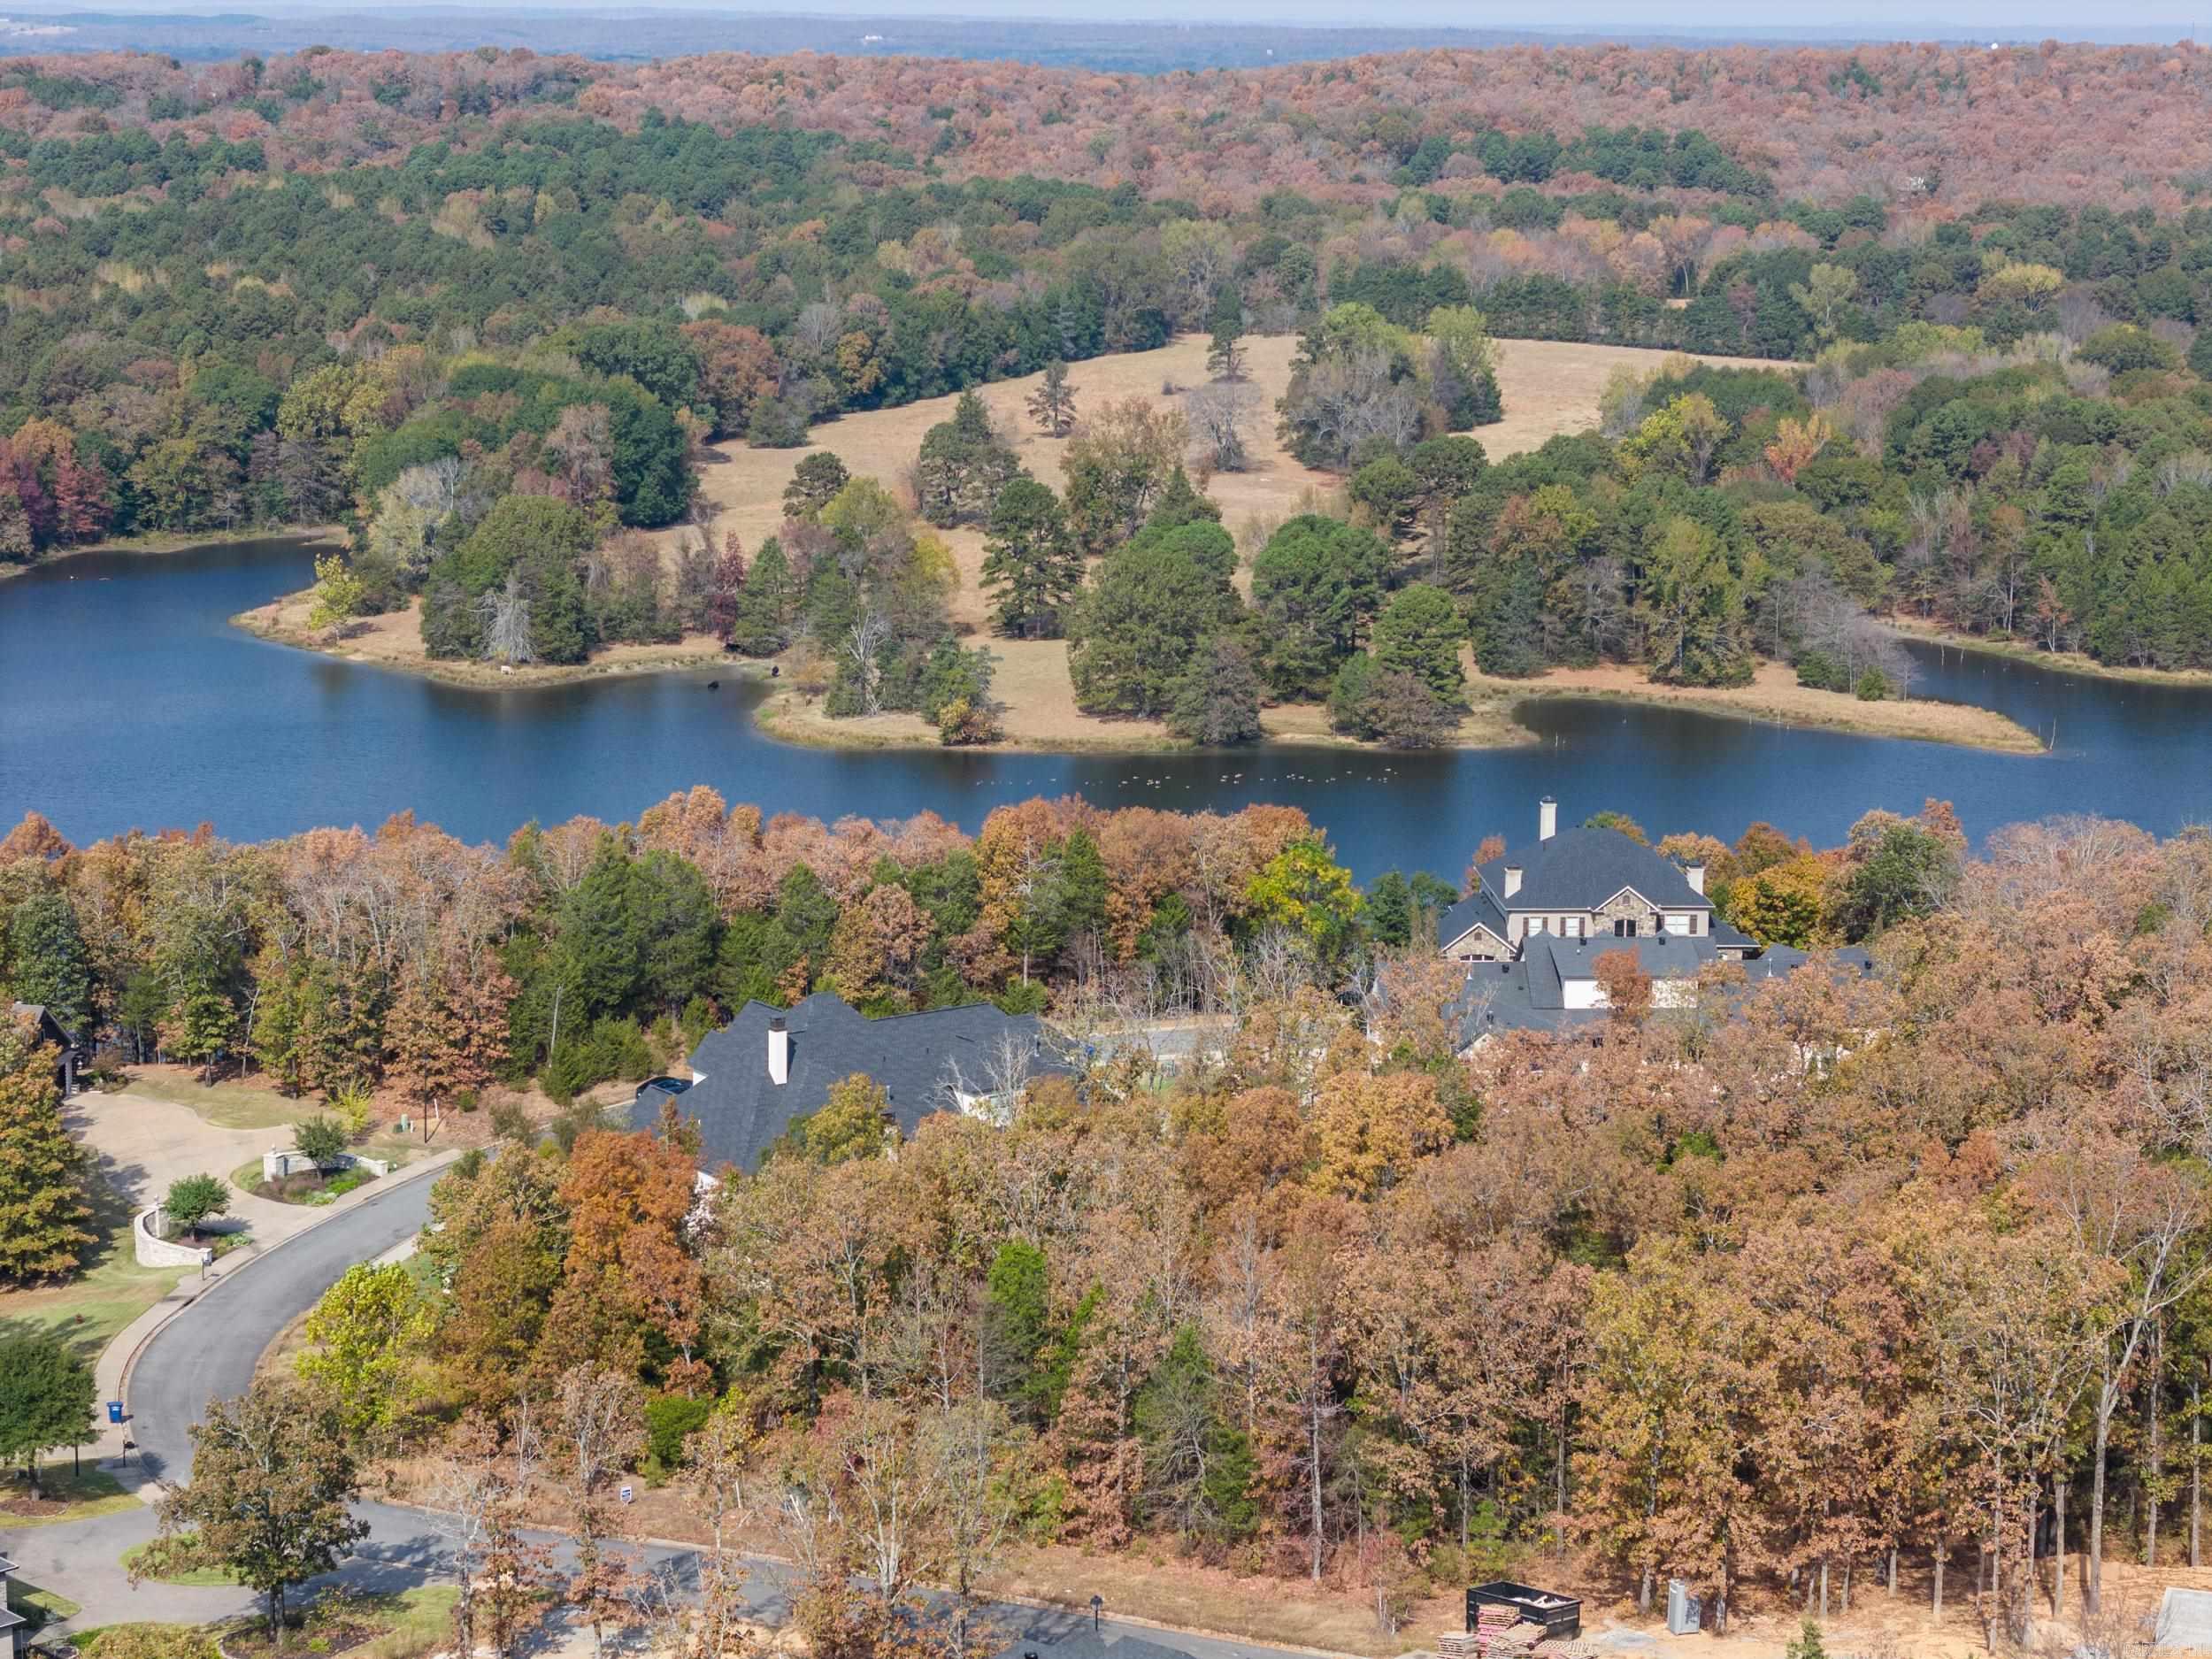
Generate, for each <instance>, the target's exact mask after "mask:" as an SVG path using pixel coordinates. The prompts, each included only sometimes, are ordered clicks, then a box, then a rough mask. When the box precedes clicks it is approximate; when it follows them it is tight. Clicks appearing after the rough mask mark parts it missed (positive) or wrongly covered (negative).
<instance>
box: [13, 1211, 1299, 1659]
mask: <svg viewBox="0 0 2212 1659" xmlns="http://www.w3.org/2000/svg"><path fill="white" fill-rule="evenodd" d="M433 1184H434V1183H433V1182H431V1181H430V1180H427V1179H415V1180H411V1181H404V1182H401V1183H397V1184H396V1185H394V1186H393V1187H392V1188H391V1189H390V1190H389V1191H388V1192H384V1193H380V1194H377V1195H376V1196H375V1197H373V1198H371V1199H369V1200H367V1201H366V1202H363V1203H361V1204H359V1205H358V1206H357V1207H355V1208H353V1209H351V1210H348V1211H346V1212H345V1213H343V1214H342V1215H335V1216H333V1217H330V1218H329V1219H328V1220H327V1221H325V1222H323V1223H321V1224H319V1225H316V1226H314V1227H311V1228H310V1229H309V1230H308V1231H306V1232H305V1233H300V1234H298V1235H296V1236H295V1237H294V1238H292V1239H290V1240H287V1241H286V1242H285V1243H284V1244H283V1245H281V1246H280V1247H279V1248H274V1249H273V1250H271V1251H270V1252H269V1254H268V1255H267V1256H264V1257H263V1258H261V1259H260V1260H258V1261H256V1262H254V1263H251V1264H250V1266H248V1267H245V1268H242V1269H240V1270H239V1271H235V1272H234V1273H232V1274H230V1275H229V1276H228V1277H227V1278H225V1279H219V1280H216V1281H215V1282H214V1283H212V1284H211V1285H210V1286H208V1287H207V1289H206V1291H205V1292H204V1293H203V1294H201V1295H200V1296H199V1297H198V1298H197V1299H196V1301H194V1302H191V1303H190V1304H189V1305H188V1306H187V1307H186V1308H185V1309H184V1310H182V1311H180V1313H178V1314H177V1315H176V1317H173V1319H171V1320H170V1321H169V1323H168V1324H167V1325H164V1326H163V1327H162V1328H161V1329H160V1330H159V1331H158V1332H157V1333H155V1335H154V1337H153V1338H152V1340H150V1341H149V1342H148V1343H147V1345H146V1347H145V1348H144V1349H143V1350H142V1352H141V1353H140V1354H139V1356H138V1359H137V1362H136V1363H135V1364H134V1366H133V1367H132V1370H131V1374H130V1381H129V1385H128V1387H127V1404H128V1406H129V1409H130V1412H131V1424H132V1437H133V1439H134V1440H135V1441H136V1442H137V1445H138V1450H137V1451H136V1452H135V1453H134V1454H133V1458H134V1461H142V1462H143V1463H144V1465H145V1471H146V1472H147V1473H148V1474H150V1475H154V1476H157V1477H158V1478H160V1479H163V1480H166V1481H169V1482H172V1483H176V1484H181V1483H182V1482H183V1481H184V1480H185V1479H187V1477H188V1475H189V1474H190V1471H191V1463H192V1436H191V1425H193V1424H194V1423H196V1422H197V1421H198V1420H199V1417H200V1411H201V1409H202V1408H203V1407H204V1405H205V1404H206V1402H208V1401H210V1400H214V1399H220V1398H223V1397H225V1396H227V1395H231V1394H242V1393H244V1392H245V1390H246V1387H247V1386H248V1385H249V1384H250V1383H251V1382H252V1380H253V1372H254V1366H255V1364H256V1363H257V1362H258V1361H259V1359H260V1357H261V1355H262V1352H263V1351H264V1350H265V1348H267V1347H268V1346H269V1344H270V1343H271V1342H273V1341H274V1340H276V1338H277V1335H278V1333H280V1332H281V1331H282V1330H283V1329H284V1327H285V1326H286V1325H289V1324H290V1323H291V1322H292V1321H293V1320H294V1319H295V1318H296V1317H298V1316H299V1315H300V1314H302V1313H303V1312H305V1311H306V1310H308V1309H309V1308H311V1307H312V1306H313V1305H314V1304H315V1302H316V1301H317V1299H318V1298H319V1297H320V1296H321V1295H322V1294H323V1292H324V1291H325V1290H326V1289H328V1288H329V1287H330V1286H332V1285H334V1284H335V1283H336V1282H337V1281H338V1279H339V1278H340V1277H341V1276H342V1275H343V1274H344V1272H345V1271H346V1270H347V1269H348V1268H349V1267H351V1266H353V1265H354V1264H355V1263H359V1262H369V1261H373V1260H374V1259H375V1258H376V1257H378V1256H381V1255H382V1254H383V1253H384V1252H385V1251H387V1250H388V1249H390V1248H392V1247H393V1246H394V1245H396V1244H398V1243H399V1242H401V1241H402V1240H404V1239H408V1238H411V1237H412V1236H413V1235H414V1234H415V1233H418V1232H419V1231H420V1230H421V1228H422V1226H423V1225H424V1223H425V1222H426V1220H427V1219H428V1217H429V1211H430V1189H431V1187H432V1186H433ZM356 1513H357V1514H358V1515H359V1516H360V1517H361V1518H362V1519H363V1520H365V1521H366V1522H367V1523H368V1524H369V1535H368V1537H367V1538H366V1539H365V1540H363V1542H362V1545H361V1548H360V1552H359V1555H357V1558H356V1559H355V1560H353V1561H351V1562H349V1563H347V1564H346V1566H345V1567H344V1568H342V1570H341V1571H339V1572H338V1573H337V1574H336V1575H334V1577H335V1578H339V1579H342V1580H343V1581H344V1582H345V1583H347V1584H349V1585H350V1586H355V1587H357V1588H359V1589H362V1590H369V1591H381V1590H397V1589H405V1588H408V1587H411V1586H415V1585H419V1584H422V1583H425V1582H426V1581H429V1580H433V1579H438V1578H447V1577H448V1576H449V1570H448V1568H447V1565H446V1550H445V1547H444V1544H443V1542H442V1540H440V1539H439V1537H438V1535H437V1533H436V1532H435V1531H434V1528H433V1527H432V1525H431V1523H430V1519H429V1517H426V1516H425V1515H424V1514H422V1513H421V1512H419V1511H418V1510H413V1509H396V1508H394V1507H393V1506H391V1505H389V1504H383V1503H360V1504H357V1505H356ZM153 1532H154V1527H153V1517H152V1512H151V1511H150V1510H147V1509H138V1510H134V1511H127V1512H124V1513H121V1514H118V1515H111V1516H102V1517H97V1518H96V1519H94V1520H90V1521H81V1522H76V1523H73V1524H70V1525H64V1526H55V1527H46V1528H42V1529H38V1530H36V1531H31V1530H26V1531H24V1532H19V1533H17V1534H15V1535H14V1536H12V1537H11V1538H10V1540H9V1548H10V1553H12V1554H14V1555H17V1556H18V1558H19V1560H20V1561H21V1562H22V1565H23V1568H24V1574H23V1576H24V1577H25V1578H26V1579H27V1580H28V1581H30V1582H32V1583H35V1584H41V1585H44V1586H49V1587H51V1588H53V1589H55V1590H58V1591H60V1592H61V1593H62V1594H65V1595H68V1596H69V1597H70V1598H71V1599H72V1600H73V1601H79V1602H81V1603H82V1604H83V1608H84V1611H83V1612H82V1613H81V1615H79V1616H78V1617H77V1618H76V1619H74V1620H73V1621H72V1623H73V1624H77V1625H80V1626H90V1625H94V1624H108V1623H111V1622H114V1621H116V1620H119V1619H168V1620H179V1621H183V1622H191V1623H197V1622H201V1621H204V1620H210V1619H214V1618H219V1617H227V1616H228V1615H230V1614H232V1613H234V1612H242V1611H244V1610H246V1609H249V1608H250V1607H252V1606H253V1605H255V1599H254V1598H253V1597H251V1596H250V1595H248V1594H246V1593H245V1592H243V1591H240V1590H235V1589H193V1588H186V1587H182V1586H165V1585H151V1584H149V1585H145V1586H140V1587H139V1588H137V1589H135V1590H133V1589H131V1588H129V1587H128V1586H127V1585H126V1584H125V1582H124V1577H123V1573H122V1570H121V1568H120V1566H119V1564H118V1561H119V1556H120V1555H122V1554H123V1552H124V1551H125V1550H127V1549H128V1548H131V1547H132V1546H133V1545H134V1544H137V1543H141V1542H142V1541H144V1540H146V1539H148V1538H150V1537H151V1536H152V1535H153ZM543 1541H545V1542H547V1543H549V1544H550V1545H552V1546H553V1547H554V1548H555V1553H556V1554H557V1555H558V1554H560V1553H562V1546H563V1545H564V1544H565V1541H566V1540H563V1539H560V1538H557V1537H555V1536H550V1535H549V1536H547V1537H546V1538H545V1539H544V1540H543ZM640 1553H641V1555H642V1556H643V1557H644V1559H645V1561H646V1562H647V1563H649V1565H651V1566H653V1567H654V1568H656V1569H660V1570H664V1571H669V1572H671V1573H672V1574H674V1575H675V1576H676V1578H678V1580H679V1582H680V1583H684V1584H687V1585H688V1584H693V1583H695V1581H696V1578H695V1562H694V1559H693V1556H692V1554H691V1552H689V1551H687V1550H681V1549H670V1548H659V1547H649V1548H643V1549H642V1550H641V1552H640ZM746 1593H747V1596H748V1599H749V1601H751V1602H752V1605H753V1608H754V1609H755V1611H756V1613H757V1615H758V1616H759V1617H762V1618H763V1619H764V1620H766V1621H767V1622H769V1623H772V1624H775V1623H780V1622H781V1621H782V1617H783V1615H784V1612H785V1610H786V1603H785V1601H784V1586H783V1584H782V1581H781V1576H780V1571H779V1569H778V1568H777V1567H776V1566H775V1565H774V1563H767V1562H759V1563H754V1564H753V1568H752V1573H751V1578H750V1581H749V1583H748V1585H747V1587H746ZM982 1611H983V1613H984V1616H985V1617H987V1618H989V1619H990V1621H991V1622H992V1624H995V1626H996V1627H997V1629H998V1630H999V1631H1000V1632H1002V1633H1003V1634H1004V1635H1005V1637H1006V1638H1007V1640H1008V1641H1009V1643H1010V1646H1009V1647H1008V1648H1007V1650H1006V1652H1007V1654H1008V1655H1010V1659H1018V1656H1019V1655H1025V1654H1029V1653H1035V1654H1038V1655H1040V1659H1103V1656H1104V1655H1111V1659H1282V1655H1284V1654H1285V1653H1286V1651H1288V1650H1286V1649H1283V1648H1278V1647H1267V1646H1265V1645H1263V1644H1261V1643H1257V1642H1236V1641H1225V1640H1217V1639H1216V1638H1214V1637H1210V1636H1202V1635H1197V1634H1194V1633H1186V1632H1179V1631H1156V1630H1151V1629H1148V1628H1146V1627H1143V1626H1140V1625H1130V1624H1121V1623H1119V1622H1118V1621H1117V1620H1114V1619H1111V1618H1109V1619H1107V1620H1105V1621H1104V1623H1103V1625H1102V1631H1101V1633H1100V1635H1098V1636H1094V1635H1093V1633H1092V1628H1091V1621H1090V1620H1089V1619H1088V1618H1087V1617H1083V1616H1082V1615H1081V1614H1079V1613H1068V1612H1045V1611H1040V1610H1039V1609H1034V1608H1025V1607H1017V1606H1014V1605H1011V1604H1010V1603H1002V1604H997V1605H994V1606H991V1607H988V1608H986V1609H982Z"/></svg>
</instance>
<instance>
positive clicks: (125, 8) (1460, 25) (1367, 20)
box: [0, 0, 2212, 50]
mask: <svg viewBox="0 0 2212 1659" xmlns="http://www.w3.org/2000/svg"><path fill="white" fill-rule="evenodd" d="M365 10H366V8H364V7H363V6H361V5H359V4H344V3H343V0H294V3H292V4H265V3H258V4H257V3H256V0H244V3H243V4H236V3H232V4H225V0H202V3H201V4H188V3H184V4H180V3H178V0H107V3H106V4H56V3H55V0H42V3H41V0H33V3H32V4H17V5H0V19H5V18H8V17H14V18H34V17H47V18H54V17H63V16H69V15H78V16H85V15H92V16H98V15H118V14H127V15H157V16H180V17H210V16H223V15H230V16H239V15H247V16H254V17H262V18H272V19H280V18H288V17H303V16H312V15H358V14H360V13H361V12H364V11H365ZM375 10H376V11H378V12H384V13H414V14H418V15H423V14H443V15H449V16H452V15H465V14H467V13H471V12H475V13H487V12H491V13H502V14H507V15H510V16H511V15H514V14H518V13H527V12H561V13H576V14H584V15H598V16H610V17H611V16H619V15H622V14H625V13H632V14H634V13H646V12H712V13H717V14H720V15H724V16H756V17H762V18H785V19H853V20H855V21H856V22H857V21H871V22H890V23H893V24H896V23H898V22H900V21H912V22H914V23H924V22H929V23H943V22H947V21H963V20H970V19H972V20H977V21H991V22H1008V21H1022V22H1028V23H1036V24H1043V25H1048V26H1056V27H1062V28H1067V27H1076V28H1080V27H1113V26H1116V25H1126V26H1141V27H1161V26H1170V27H1173V26H1178V25H1179V26H1181V27H1186V28H1192V29H1218V28H1223V27H1230V28H1233V27H1237V26H1239V25H1251V26H1254V27H1266V28H1273V29H1282V28H1297V29H1322V30H1346V31H1352V32H1363V31H1368V32H1383V31H1391V30H1405V31H1431V32H1454V33H1457V32H1469V33H1484V32H1491V31H1506V32H1509V33H1513V34H1518V35H1547V34H1555V33H1562V32H1576V33H1596V34H1604V33H1609V32H1617V33H1620V34H1624V35H1641V36H1647V37H1648V36H1651V35H1678V36H1683V37H1687V38H1699V37H1705V36H1710V35H1722V34H1742V33H1746V32H1749V33H1753V34H1756V35H1762V36H1768V37H1772V38H1776V39H1780V40H1790V39H1794V38H1807V37H1818V38H1836V37H1843V38H1865V37H1870V36H1871V37H1879V38H1885V39H1894V40H1925V39H1948V38H1955V37H1958V36H1962V35H1984V34H1986V35H1991V36H1992V37H1993V38H2004V39H2011V40H2018V39H2020V38H2023V37H2026V36H2034V37H2045V36H2050V37H2055V38H2060V39H2075V40H2085V41H2091V40H2099V39H2103V40H2110V39H2112V38H2113V37H2115V36H2117V35H2127V36H2132V37H2135V38H2138V39H2149V40H2156V41H2166V40H2174V41H2178V40H2182V39H2186V38H2194V36H2195V35H2196V33H2197V31H2198V29H2199V27H2200V26H2202V25H2212V4H2208V7H2207V8H2206V10H2205V12H2203V13H2202V14H2201V15H2191V14H2189V13H2187V12H2174V11H2172V10H2171V9H2170V8H2168V7H2165V6H2158V5H2142V6H2130V5H2125V4H2123V5H2120V6H2117V7H2111V8H2106V9H2102V10H2101V11H2100V12H2098V13H2097V14H2096V16H2095V18H2094V19H2093V20H2092V19H2088V18H2085V17H2084V16H2083V15H2082V13H2081V12H2080V10H2079V8H2078V5H2075V4H2033V3H2032V0H1952V3H1951V4H1948V5H1947V7H1946V10H1945V13H1944V15H1943V16H1942V17H1940V18H1939V19H1933V20H1931V19H1929V17H1928V15H1927V12H1926V9H1925V8H1924V6H1923V5H1920V4H1915V3H1914V0H1847V3H1846V4H1843V5H1839V6H1838V7H1837V8H1836V9H1835V10H1834V11H1832V12H1819V13H1815V14H1808V13H1805V12H1799V13H1797V14H1796V15H1794V16H1793V17H1791V18H1790V19H1789V20H1788V21H1786V22H1778V21H1777V20H1776V19H1775V17H1774V12H1773V9H1772V8H1771V7H1770V6H1762V5H1758V4H1751V3H1750V0H1720V4H1717V5H1714V6H1709V7H1706V8H1702V9H1701V10H1700V11H1699V12H1698V13H1697V19H1696V21H1695V22H1690V21H1687V20H1686V19H1681V18H1679V17H1678V16H1672V15H1659V16H1654V15H1651V14H1650V13H1649V12H1645V13H1643V14H1641V15H1639V14H1638V12H1636V11H1635V10H1634V9H1633V8H1624V7H1623V6H1622V4H1620V0H1558V4H1554V5H1553V6H1551V7H1549V8H1548V9H1547V12H1546V15H1545V16H1544V17H1543V19H1541V20H1540V21H1537V20H1534V19H1531V18H1530V16H1529V15H1528V13H1527V12H1526V11H1525V9H1520V8H1514V7H1508V6H1505V5H1486V6H1485V5H1474V6H1471V5H1468V4H1463V0H1378V4H1371V5H1363V6H1359V7H1356V8H1355V7H1352V6H1349V5H1347V4H1343V3H1342V0H1218V4H1216V5H1214V6H1212V7H1210V8H1209V12H1210V15H1209V16H1208V17H1207V18H1206V19H1204V20H1203V21H1202V22H1198V23H1193V22H1192V21H1191V20H1190V18H1189V12H1188V8H1187V6H1186V7H1177V6H1175V5H1173V4H1167V3H1166V0H1110V3H1105V0H1071V3H1070V4H1061V5H1057V6H1054V5H1048V4H1041V0H961V3H960V4H954V5H937V4H925V5H902V4H898V0H811V3H810V4H803V5H767V6H744V5H731V4H727V3H726V0H653V3H652V4H643V5H606V4H592V0H478V4H472V5H468V6H459V5H401V6H388V7H378V8H375ZM2208 38H2212V35H2208ZM880 44H881V46H882V47H884V48H887V49H892V50H895V45H896V43H895V42H894V41H891V40H889V39H886V40H885V41H883V42H881V43H880Z"/></svg>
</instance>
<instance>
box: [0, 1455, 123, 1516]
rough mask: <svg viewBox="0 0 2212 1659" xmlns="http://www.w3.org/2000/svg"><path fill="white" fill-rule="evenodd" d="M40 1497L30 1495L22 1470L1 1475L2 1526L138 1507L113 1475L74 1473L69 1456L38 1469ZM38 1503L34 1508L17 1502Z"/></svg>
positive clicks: (107, 1512)
mask: <svg viewBox="0 0 2212 1659" xmlns="http://www.w3.org/2000/svg"><path fill="white" fill-rule="evenodd" d="M38 1482H39V1492H40V1494H41V1497H40V1499H39V1500H34V1499H33V1498H32V1496H31V1488H30V1483H29V1482H27V1481H26V1480H25V1479H23V1472H22V1471H20V1470H11V1471H8V1472H7V1473H6V1474H5V1475H4V1476H0V1525H6V1526H10V1527H16V1526H53V1525H58V1524H59V1523H60V1522H63V1521H84V1520H89V1519H90V1518H91V1517H94V1516H96V1515H114V1514H117V1513H118V1512H119V1511H121V1510H124V1509H136V1508H137V1507H138V1499H137V1498H136V1497H135V1496H134V1495H133V1494H130V1493H128V1492H126V1491H124V1490H123V1487H122V1486H121V1484H120V1483H119V1482H118V1481H117V1479H115V1477H114V1476H112V1475H111V1474H108V1473H106V1472H105V1471H102V1470H98V1469H83V1470H81V1471H78V1472H76V1473H74V1474H73V1473H71V1472H70V1464H69V1462H68V1460H67V1459H64V1460H63V1461H62V1462H60V1463H48V1464H45V1465H43V1466H42V1467H41V1468H40V1470H39V1471H38ZM34 1502H35V1504H36V1507H35V1508H24V1509H19V1508H18V1507H16V1506H18V1505H29V1504H33V1503H34Z"/></svg>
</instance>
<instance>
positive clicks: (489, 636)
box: [476, 570, 537, 663]
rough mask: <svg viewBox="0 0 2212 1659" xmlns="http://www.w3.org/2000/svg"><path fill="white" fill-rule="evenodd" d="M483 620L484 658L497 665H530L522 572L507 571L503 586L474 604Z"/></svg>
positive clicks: (533, 655)
mask: <svg viewBox="0 0 2212 1659" xmlns="http://www.w3.org/2000/svg"><path fill="white" fill-rule="evenodd" d="M476 606H477V609H478V610H479V611H481V612H482V613H483V617H484V656H485V657H486V659H487V660H488V661H491V662H499V663H528V662H534V661H535V660H536V657H537V653H536V652H535V651H534V650H533V649H531V645H530V599H529V595H526V594H525V593H524V592H523V591H522V572H521V571H520V570H511V571H509V572H507V585H506V586H505V587H504V588H500V589H499V590H498V591H497V592H495V593H488V594H486V595H484V596H483V597H482V598H481V599H480V600H478V601H477V602H476Z"/></svg>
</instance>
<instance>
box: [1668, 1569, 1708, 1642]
mask: <svg viewBox="0 0 2212 1659" xmlns="http://www.w3.org/2000/svg"><path fill="white" fill-rule="evenodd" d="M1704 1618H1705V1604H1704V1601H1702V1600H1701V1598H1700V1597H1697V1596H1694V1595H1692V1594H1690V1586H1688V1585H1686V1584H1685V1583H1683V1582H1682V1580H1681V1579H1679V1578H1670V1579H1668V1580H1667V1634H1668V1635H1670V1636H1694V1635H1696V1634H1697V1632H1698V1630H1699V1628H1700V1626H1701V1625H1702V1624H1703V1623H1704Z"/></svg>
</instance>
